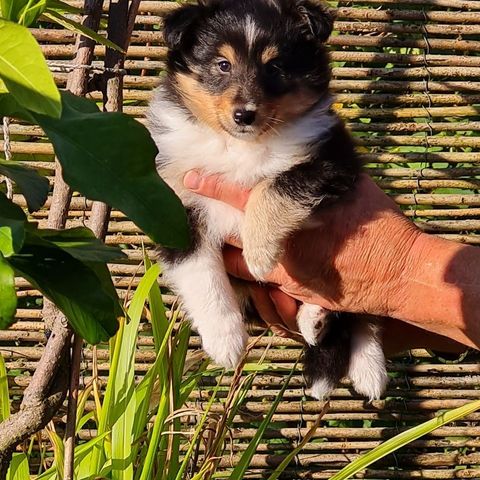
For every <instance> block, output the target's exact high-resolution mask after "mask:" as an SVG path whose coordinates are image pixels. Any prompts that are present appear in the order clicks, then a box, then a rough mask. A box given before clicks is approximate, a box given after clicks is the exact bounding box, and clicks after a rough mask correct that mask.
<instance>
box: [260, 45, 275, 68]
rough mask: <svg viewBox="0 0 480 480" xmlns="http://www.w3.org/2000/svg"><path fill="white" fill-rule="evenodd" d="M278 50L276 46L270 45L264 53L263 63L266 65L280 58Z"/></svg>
mask: <svg viewBox="0 0 480 480" xmlns="http://www.w3.org/2000/svg"><path fill="white" fill-rule="evenodd" d="M278 53H279V52H278V48H277V47H275V46H274V45H270V46H268V47H267V48H265V50H264V51H263V52H262V63H263V64H264V65H265V64H266V63H268V62H269V61H270V60H273V59H274V58H276V57H278Z"/></svg>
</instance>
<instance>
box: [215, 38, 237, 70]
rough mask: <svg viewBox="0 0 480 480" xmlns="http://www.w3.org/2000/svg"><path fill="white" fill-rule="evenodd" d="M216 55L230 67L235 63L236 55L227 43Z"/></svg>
mask: <svg viewBox="0 0 480 480" xmlns="http://www.w3.org/2000/svg"><path fill="white" fill-rule="evenodd" d="M218 54H219V55H220V56H222V57H223V58H225V60H228V61H229V62H230V63H231V64H232V65H235V64H236V63H237V54H236V53H235V49H234V48H233V47H232V46H231V45H229V44H228V43H224V44H223V45H222V46H221V47H220V48H219V49H218Z"/></svg>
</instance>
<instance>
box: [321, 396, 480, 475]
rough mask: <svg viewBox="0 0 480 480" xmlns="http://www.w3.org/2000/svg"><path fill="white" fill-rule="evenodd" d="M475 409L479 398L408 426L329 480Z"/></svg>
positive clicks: (382, 455)
mask: <svg viewBox="0 0 480 480" xmlns="http://www.w3.org/2000/svg"><path fill="white" fill-rule="evenodd" d="M477 410H480V400H476V401H475V402H470V403H467V404H466V405H463V406H461V407H459V408H455V409H454V410H450V411H449V412H445V413H442V414H440V415H439V416H438V417H435V418H432V420H429V421H428V422H425V423H422V424H421V425H418V426H416V427H414V428H410V429H409V430H407V431H406V432H402V433H400V434H399V435H396V436H395V437H393V438H390V439H389V440H387V441H386V442H383V443H382V444H381V445H379V446H378V447H375V448H374V449H373V450H371V451H370V452H368V453H366V454H365V455H362V456H361V457H359V458H357V460H355V461H353V462H352V463H350V464H349V465H347V466H346V467H345V468H343V469H342V470H340V471H339V472H338V473H336V474H335V475H333V477H331V478H330V480H347V479H348V478H351V477H353V476H354V475H356V474H357V473H359V472H360V471H362V470H363V469H365V468H367V467H368V466H369V465H371V464H372V463H375V462H377V461H378V460H380V459H381V458H383V457H385V456H387V455H389V454H391V453H393V452H395V451H397V450H398V449H399V448H401V447H403V446H405V445H408V444H409V443H411V442H413V441H415V440H417V439H418V438H420V437H423V436H424V435H427V434H429V433H430V432H433V431H434V430H436V429H437V428H440V427H442V426H443V425H446V424H447V423H451V422H454V421H455V420H459V419H460V418H463V417H465V416H467V415H470V414H471V413H473V412H476V411H477Z"/></svg>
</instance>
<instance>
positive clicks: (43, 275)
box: [9, 232, 119, 344]
mask: <svg viewBox="0 0 480 480" xmlns="http://www.w3.org/2000/svg"><path fill="white" fill-rule="evenodd" d="M32 237H33V238H32ZM9 261H10V263H11V265H12V266H13V267H14V268H15V270H17V271H18V272H19V274H20V275H21V276H23V277H24V278H26V279H27V280H28V281H29V282H30V283H32V284H33V285H34V286H35V287H36V288H38V289H39V290H40V291H41V292H42V293H43V294H44V295H45V296H46V297H47V298H49V299H50V300H51V301H52V302H54V303H55V304H56V305H57V306H58V308H59V309H60V310H61V311H62V312H63V313H64V314H65V315H66V317H67V318H68V321H69V322H70V323H71V325H72V327H73V328H74V330H75V331H76V332H77V333H78V334H79V335H80V336H82V337H83V338H84V339H85V340H87V342H89V343H92V344H95V343H98V342H101V341H106V340H108V339H109V338H110V337H111V336H113V335H114V334H115V332H116V331H117V328H118V322H117V312H118V311H119V306H118V300H117V299H114V298H112V285H111V278H110V275H109V272H108V269H107V267H106V265H101V264H95V268H96V269H98V270H101V271H102V276H100V275H99V274H98V272H97V271H96V270H95V269H94V268H92V266H91V265H88V264H85V263H83V262H80V261H79V260H77V259H76V258H74V257H73V256H71V255H69V254H68V253H67V252H66V251H65V250H63V249H61V248H59V247H57V246H56V245H54V244H53V243H52V244H50V245H47V246H46V245H43V244H38V239H36V238H34V236H32V234H31V233H30V232H29V233H28V236H27V240H26V241H25V244H24V246H23V248H22V250H21V251H20V253H19V254H16V255H13V256H12V257H10V259H9ZM106 279H109V283H106Z"/></svg>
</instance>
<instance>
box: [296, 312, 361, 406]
mask: <svg viewBox="0 0 480 480" xmlns="http://www.w3.org/2000/svg"><path fill="white" fill-rule="evenodd" d="M353 321H354V317H353V315H351V314H348V313H328V314H327V315H326V317H325V318H324V321H323V329H322V330H321V332H319V338H318V341H317V343H316V344H315V345H309V346H308V347H307V348H306V350H305V360H304V374H305V377H306V380H307V385H308V386H309V388H310V389H311V395H312V397H314V398H316V399H317V400H325V399H326V398H328V397H329V396H330V394H331V393H332V391H333V390H334V388H335V387H336V386H337V385H338V383H339V382H340V380H341V379H342V378H343V377H344V376H345V375H346V374H347V372H348V369H349V365H350V362H349V361H350V345H351V343H352V338H351V334H352V330H353V326H352V322H353Z"/></svg>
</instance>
